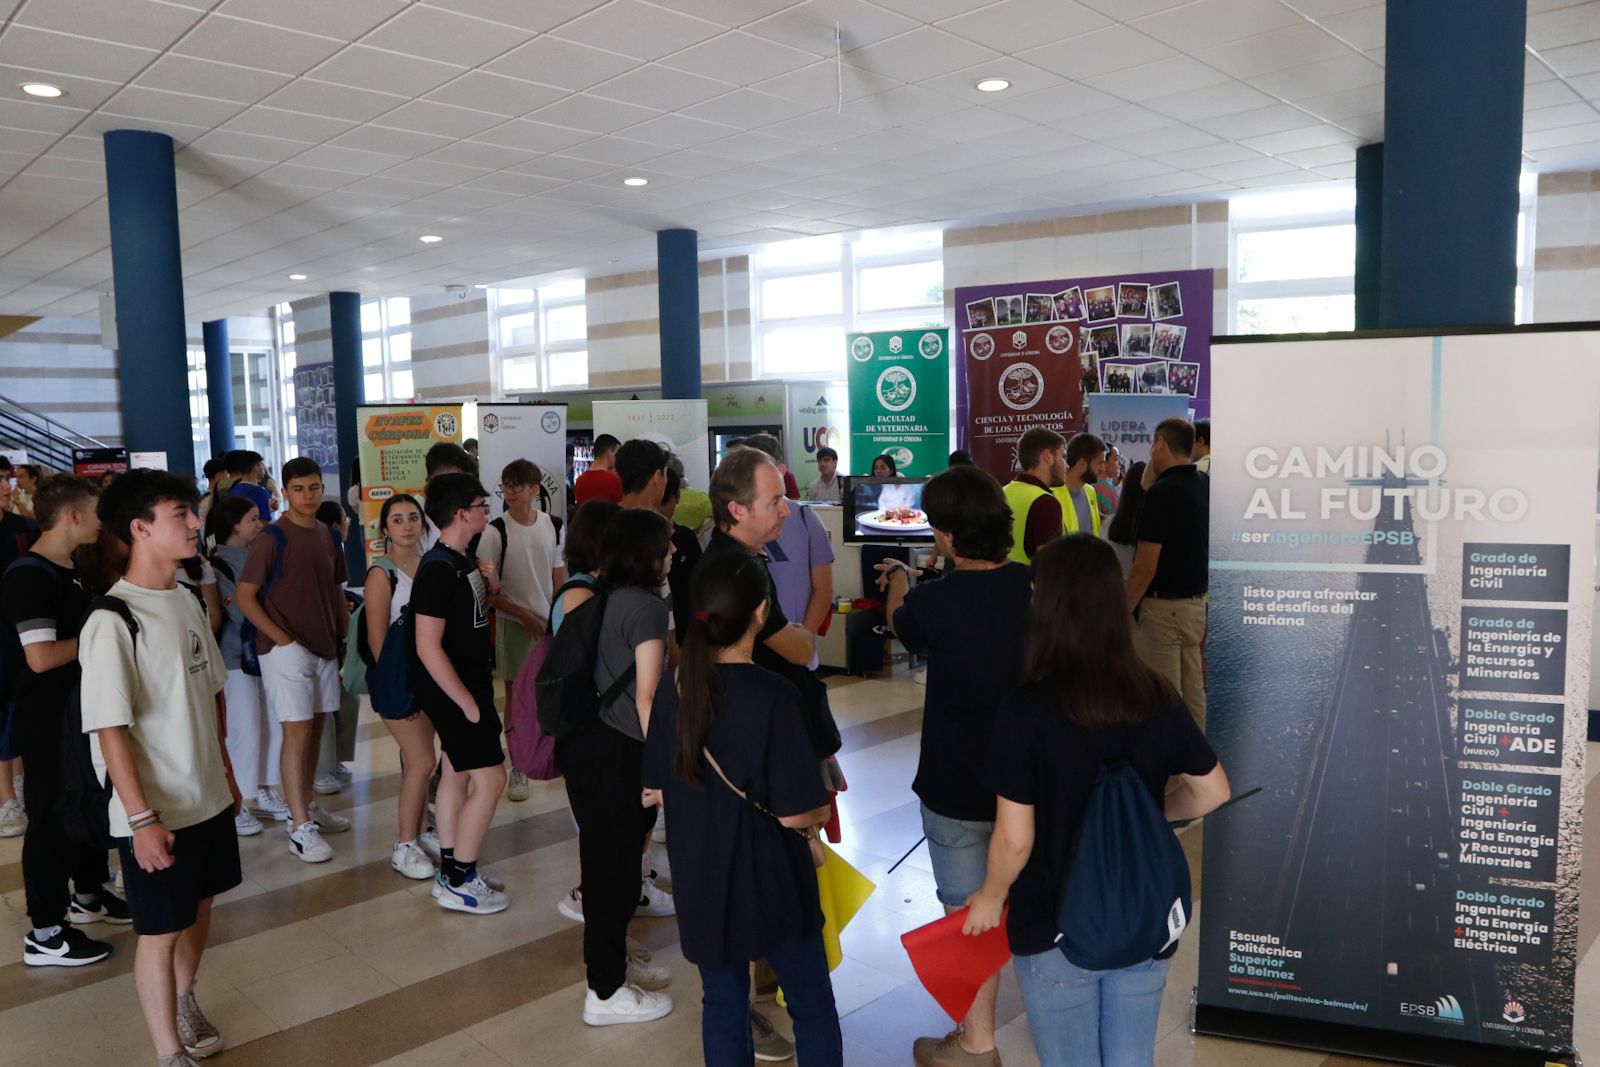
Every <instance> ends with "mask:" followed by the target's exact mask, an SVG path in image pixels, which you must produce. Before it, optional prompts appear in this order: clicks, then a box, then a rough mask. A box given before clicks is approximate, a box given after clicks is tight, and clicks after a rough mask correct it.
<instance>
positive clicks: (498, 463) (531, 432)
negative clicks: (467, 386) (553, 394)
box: [478, 403, 567, 522]
mask: <svg viewBox="0 0 1600 1067" xmlns="http://www.w3.org/2000/svg"><path fill="white" fill-rule="evenodd" d="M566 450H567V405H565V404H486V403H479V404H478V469H479V471H480V472H481V474H482V475H483V484H484V486H485V487H486V488H487V489H488V490H489V517H490V518H491V519H494V518H498V517H499V516H500V515H501V514H502V513H503V512H504V511H505V497H504V495H503V493H502V490H501V485H500V473H501V472H502V471H504V470H505V469H506V466H507V465H508V464H510V463H512V462H514V461H516V460H519V459H526V460H530V461H532V463H533V464H534V466H536V467H538V468H539V484H540V485H542V486H543V487H544V492H543V493H542V494H540V502H539V504H538V505H536V506H538V507H539V508H540V509H541V510H544V511H547V512H548V513H549V514H550V515H551V516H552V517H554V518H557V519H560V520H562V521H563V522H565V521H566V518H567V490H566V469H567V468H566V463H567V451H566Z"/></svg>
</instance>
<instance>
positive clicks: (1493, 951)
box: [1196, 328, 1600, 1067]
mask: <svg viewBox="0 0 1600 1067" xmlns="http://www.w3.org/2000/svg"><path fill="white" fill-rule="evenodd" d="M1238 340H1239V341H1240V342H1241V343H1222V339H1219V343H1218V344H1217V346H1216V347H1215V348H1214V349H1213V352H1212V371H1213V375H1214V378H1215V386H1216V387H1215V391H1214V393H1213V394H1212V404H1213V411H1212V416H1213V417H1212V426H1213V431H1214V433H1213V445H1214V449H1215V451H1214V452H1213V453H1212V467H1211V560H1212V562H1211V597H1210V632H1209V635H1208V638H1207V662H1208V669H1209V684H1208V694H1209V700H1208V708H1209V714H1208V721H1207V732H1208V734H1209V736H1210V738H1211V741H1212V744H1213V745H1214V746H1215V747H1216V750H1217V753H1218V755H1219V756H1220V758H1221V760H1222V763H1223V766H1224V767H1225V768H1226V769H1227V772H1228V776H1229V778H1230V779H1231V780H1232V781H1233V782H1234V783H1235V786H1236V787H1237V788H1244V787H1251V786H1260V787H1262V789H1263V793H1262V795H1261V796H1258V797H1255V798H1253V799H1251V800H1250V801H1248V802H1246V803H1243V804H1239V805H1237V806H1234V807H1231V808H1229V809H1227V810H1225V811H1222V812H1219V813H1218V814H1217V815H1215V816H1213V817H1212V818H1209V819H1207V820H1206V824H1205V831H1204V832H1205V860H1204V864H1205V871H1204V873H1205V877H1204V886H1205V904H1204V908H1203V909H1202V912H1201V921H1200V964H1199V978H1200V984H1199V994H1198V1008H1197V1013H1196V1028H1197V1029H1198V1031H1199V1032H1202V1033H1210V1034H1221V1035H1229V1036H1241V1037H1249V1038H1253V1039H1256V1040H1262V1041H1271V1042H1276V1043H1280V1044H1290V1045H1300V1046H1305V1047H1314V1048H1319V1049H1326V1050H1329V1051H1335V1052H1344V1053H1350V1054H1353V1055H1367V1056H1377V1057H1381V1058H1393V1059H1403V1060H1404V1061H1405V1062H1411V1063H1429V1064H1452V1065H1454V1064H1480V1063H1481V1064H1495V1065H1497V1067H1518V1065H1524V1064H1527V1065H1536V1064H1543V1063H1545V1062H1547V1061H1550V1060H1558V1059H1564V1060H1566V1062H1571V1061H1570V1059H1567V1058H1568V1057H1570V1056H1571V1055H1572V1051H1573V992H1574V987H1575V975H1576V965H1577V960H1578V957H1579V954H1580V953H1581V951H1582V948H1583V946H1582V945H1580V938H1579V928H1578V889H1579V885H1578V869H1579V861H1580V858H1581V856H1582V844H1583V842H1582V840H1581V838H1582V832H1583V822H1584V819H1583V799H1584V797H1583V793H1584V770H1583V763H1584V724H1585V720H1586V718H1587V714H1588V711H1587V709H1588V696H1589V672H1590V662H1589V659H1590V648H1591V638H1592V635H1591V632H1590V631H1591V628H1592V625H1593V622H1592V619H1593V614H1592V611H1593V599H1594V550H1595V519H1594V514H1593V510H1594V504H1593V500H1592V499H1591V497H1590V495H1589V492H1588V486H1589V485H1590V484H1591V483H1592V481H1593V479H1594V477H1595V471H1596V465H1597V445H1600V440H1597V425H1596V419H1595V402H1596V398H1597V397H1600V332H1592V331H1589V330H1572V329H1561V330H1539V329H1538V328H1530V329H1520V330H1514V331H1513V330H1507V331H1504V332H1498V333H1486V332H1482V331H1478V332H1471V333H1468V332H1462V333H1451V334H1447V335H1444V336H1426V335H1420V336H1393V335H1388V336H1362V335H1341V336H1336V337H1329V338H1307V339H1298V340H1288V339H1284V340H1279V339H1272V338H1268V339H1248V343H1243V342H1245V341H1246V339H1238ZM1525 350H1537V351H1539V352H1541V353H1542V355H1541V357H1540V358H1541V359H1542V360H1548V361H1550V362H1551V367H1550V371H1551V373H1550V374H1549V375H1534V376H1528V375H1517V374H1510V375H1508V374H1506V373H1505V367H1506V359H1507V357H1508V353H1514V352H1517V351H1525ZM1551 381H1557V382H1560V383H1561V387H1560V388H1559V389H1551V388H1550V387H1549V383H1550V382H1551ZM1524 426H1527V427H1537V430H1536V432H1533V433H1518V432H1516V431H1515V430H1514V429H1512V430H1510V431H1505V430H1504V428H1506V427H1511V428H1515V427H1524Z"/></svg>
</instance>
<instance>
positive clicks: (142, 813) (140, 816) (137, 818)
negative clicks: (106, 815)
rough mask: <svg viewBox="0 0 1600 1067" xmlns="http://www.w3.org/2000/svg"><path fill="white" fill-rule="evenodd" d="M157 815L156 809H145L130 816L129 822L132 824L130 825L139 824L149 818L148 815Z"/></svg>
mask: <svg viewBox="0 0 1600 1067" xmlns="http://www.w3.org/2000/svg"><path fill="white" fill-rule="evenodd" d="M155 813H156V812H155V809H154V808H145V809H144V810H143V811H140V812H135V813H134V814H132V815H130V816H128V821H129V822H130V823H135V822H139V821H140V820H141V819H143V818H144V817H145V816H147V815H154V814H155Z"/></svg>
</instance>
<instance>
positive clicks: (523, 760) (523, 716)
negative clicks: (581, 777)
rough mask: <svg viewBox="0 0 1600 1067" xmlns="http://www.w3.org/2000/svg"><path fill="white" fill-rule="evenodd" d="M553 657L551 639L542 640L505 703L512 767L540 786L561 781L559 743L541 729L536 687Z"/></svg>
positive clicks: (531, 654) (519, 672) (518, 673)
mask: <svg viewBox="0 0 1600 1067" xmlns="http://www.w3.org/2000/svg"><path fill="white" fill-rule="evenodd" d="M549 654H550V635H549V634H545V635H544V636H543V637H541V638H539V641H538V643H536V644H535V645H534V646H533V648H532V650H531V651H529V653H528V656H527V658H526V659H524V660H523V661H522V667H521V668H520V669H519V670H518V671H517V677H516V680H515V681H514V682H512V683H511V694H510V696H509V697H508V698H507V700H506V745H507V747H508V748H510V750H511V766H513V767H515V768H516V769H517V770H519V771H521V772H522V773H523V774H526V775H527V776H528V777H529V778H533V779H535V780H537V781H540V782H548V781H550V780H551V779H553V778H560V777H561V772H560V771H558V770H556V739H555V738H553V737H551V736H550V735H549V734H547V733H545V732H544V731H543V730H541V729H540V728H539V705H538V701H537V699H536V697H535V696H534V687H533V683H534V682H535V681H536V680H537V679H538V677H539V668H540V667H542V666H544V661H545V657H546V656H548V655H549Z"/></svg>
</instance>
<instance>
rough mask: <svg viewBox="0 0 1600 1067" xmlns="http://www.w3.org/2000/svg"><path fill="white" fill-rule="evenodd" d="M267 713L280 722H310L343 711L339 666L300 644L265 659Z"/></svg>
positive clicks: (279, 648)
mask: <svg viewBox="0 0 1600 1067" xmlns="http://www.w3.org/2000/svg"><path fill="white" fill-rule="evenodd" d="M261 685H262V688H264V689H265V690H266V692H267V710H269V711H271V712H272V716H273V718H274V719H276V720H277V721H278V722H280V723H283V722H310V721H311V719H312V718H313V717H314V716H316V715H322V714H326V713H329V712H334V711H338V710H339V664H338V662H337V661H335V660H331V659H322V658H320V657H318V656H314V655H312V654H311V653H310V652H309V651H307V649H306V647H305V646H304V645H302V644H300V643H299V642H298V641H297V642H295V643H294V644H290V645H279V646H277V647H276V648H274V649H273V650H272V651H270V652H264V653H262V655H261Z"/></svg>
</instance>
